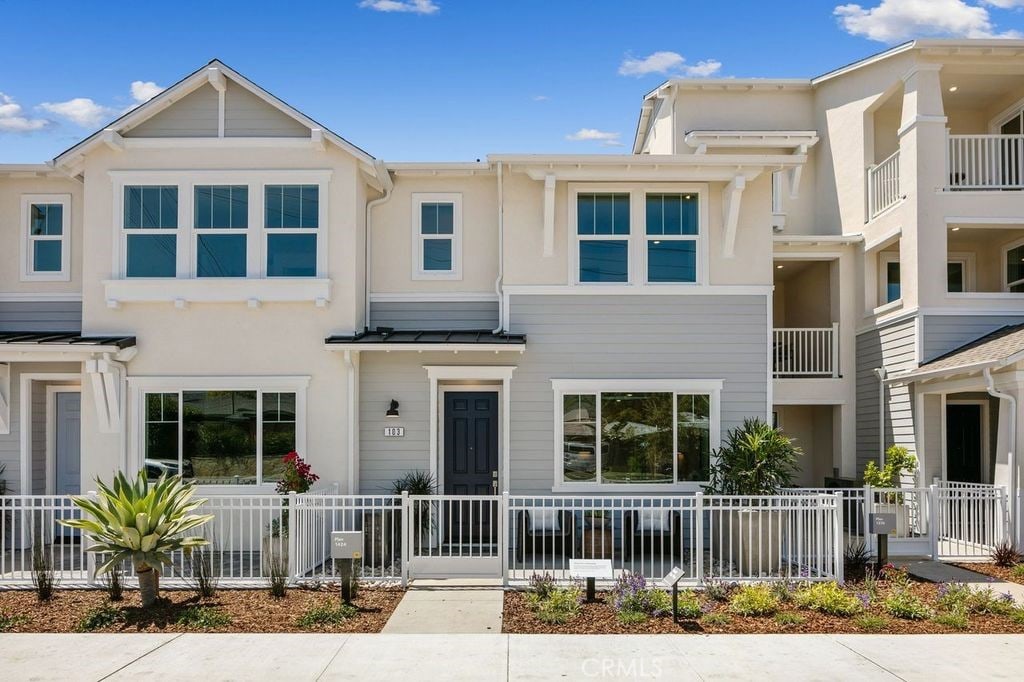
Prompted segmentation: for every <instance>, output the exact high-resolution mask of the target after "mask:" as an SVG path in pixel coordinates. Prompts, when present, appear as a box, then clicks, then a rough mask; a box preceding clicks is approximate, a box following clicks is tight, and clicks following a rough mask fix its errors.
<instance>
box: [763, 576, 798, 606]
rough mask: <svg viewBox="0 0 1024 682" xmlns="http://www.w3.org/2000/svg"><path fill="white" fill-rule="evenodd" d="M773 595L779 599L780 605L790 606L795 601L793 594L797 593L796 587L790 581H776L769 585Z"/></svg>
mask: <svg viewBox="0 0 1024 682" xmlns="http://www.w3.org/2000/svg"><path fill="white" fill-rule="evenodd" d="M768 584H769V586H770V587H771V589H772V594H774V595H775V596H776V597H778V598H779V603H780V604H789V603H791V602H792V601H793V594H794V593H795V592H796V585H795V584H794V583H792V582H790V581H788V580H776V581H775V582H772V583H768Z"/></svg>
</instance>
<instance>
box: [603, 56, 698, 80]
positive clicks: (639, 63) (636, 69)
mask: <svg viewBox="0 0 1024 682" xmlns="http://www.w3.org/2000/svg"><path fill="white" fill-rule="evenodd" d="M685 61H686V60H685V59H683V55H681V54H679V53H678V52H669V51H661V52H652V53H651V54H649V55H647V56H646V57H643V58H637V57H630V56H627V57H626V58H625V59H623V60H622V64H620V65H619V75H620V76H646V75H647V74H649V73H668V72H669V71H671V70H673V69H676V68H678V67H680V66H682V64H683V62H685Z"/></svg>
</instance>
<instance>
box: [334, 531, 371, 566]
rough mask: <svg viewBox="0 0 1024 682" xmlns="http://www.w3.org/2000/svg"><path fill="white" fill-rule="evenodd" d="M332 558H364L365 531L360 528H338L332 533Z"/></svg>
mask: <svg viewBox="0 0 1024 682" xmlns="http://www.w3.org/2000/svg"><path fill="white" fill-rule="evenodd" d="M331 558H332V559H362V558H363V533H362V531H358V530H336V531H333V532H332V533H331Z"/></svg>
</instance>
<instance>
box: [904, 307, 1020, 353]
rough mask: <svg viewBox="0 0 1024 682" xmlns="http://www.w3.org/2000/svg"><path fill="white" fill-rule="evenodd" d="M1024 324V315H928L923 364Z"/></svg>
mask: <svg viewBox="0 0 1024 682" xmlns="http://www.w3.org/2000/svg"><path fill="white" fill-rule="evenodd" d="M1022 322H1024V315H926V316H925V317H924V322H923V324H924V338H923V340H922V348H923V351H924V357H923V358H922V359H921V361H922V362H928V361H929V360H934V359H935V358H937V357H939V356H940V355H945V354H946V353H948V352H950V351H952V350H955V349H957V348H959V347H960V346H963V345H964V344H967V343H970V342H971V341H974V340H975V339H978V338H981V337H982V336H984V335H985V334H988V333H990V332H993V331H995V330H997V329H999V328H1000V327H1004V326H1006V325H1008V324H1020V323H1022Z"/></svg>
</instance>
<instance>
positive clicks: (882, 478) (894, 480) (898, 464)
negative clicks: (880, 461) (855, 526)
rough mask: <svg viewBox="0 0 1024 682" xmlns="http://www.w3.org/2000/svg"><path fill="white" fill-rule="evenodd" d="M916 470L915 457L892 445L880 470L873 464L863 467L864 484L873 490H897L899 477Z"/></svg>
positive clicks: (901, 447) (900, 447)
mask: <svg viewBox="0 0 1024 682" xmlns="http://www.w3.org/2000/svg"><path fill="white" fill-rule="evenodd" d="M916 468H917V457H914V456H913V455H912V454H910V452H909V451H908V450H907V449H906V448H905V447H903V446H902V445H892V446H890V447H889V449H888V450H886V451H885V464H884V465H883V466H882V468H881V469H879V468H878V465H877V464H875V463H874V462H868V465H867V466H866V467H864V483H866V484H867V485H870V486H871V487H873V488H899V487H900V476H901V475H902V474H904V473H910V472H912V471H914V469H916ZM889 501H890V502H895V501H897V500H895V499H890V500H889Z"/></svg>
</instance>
